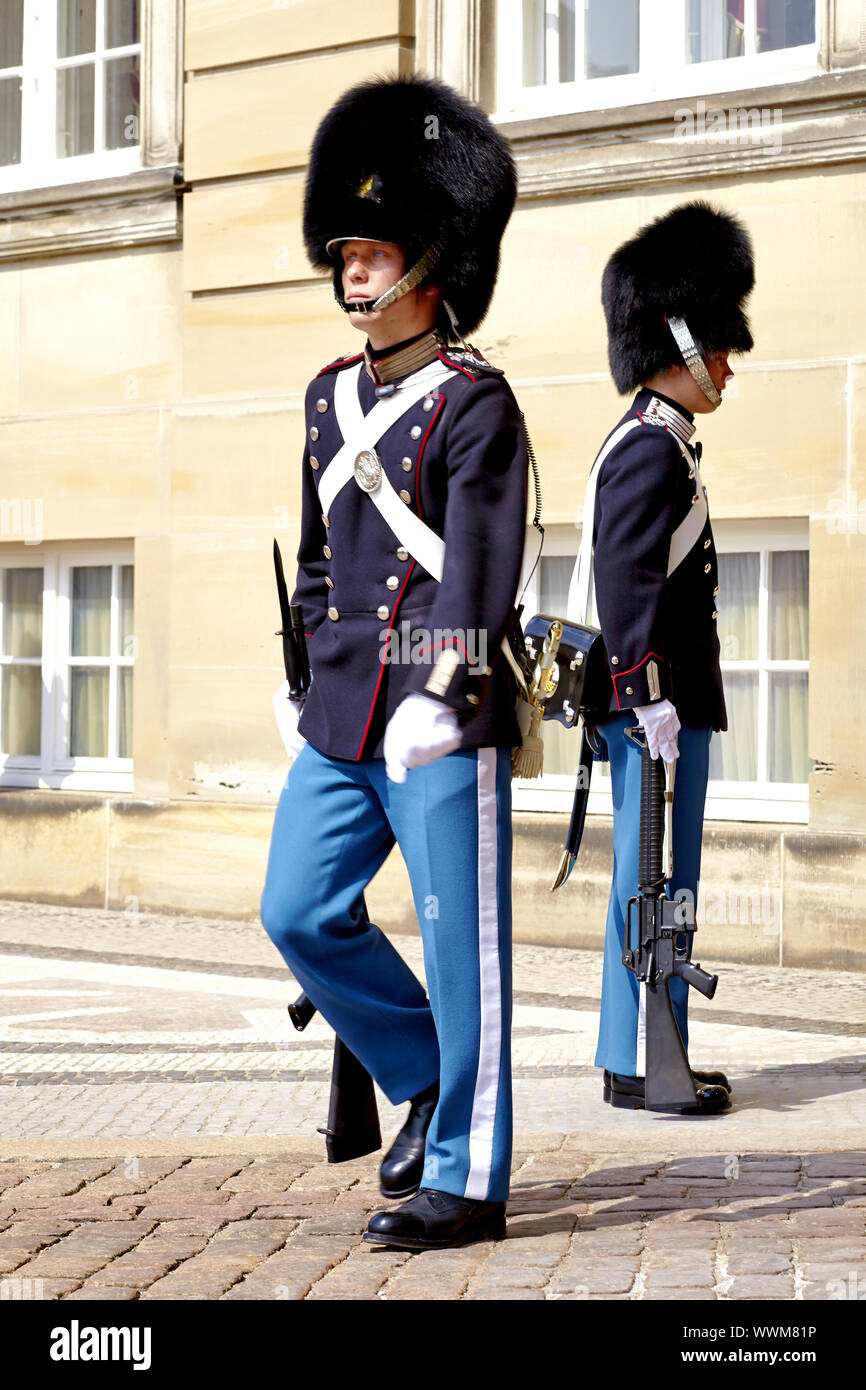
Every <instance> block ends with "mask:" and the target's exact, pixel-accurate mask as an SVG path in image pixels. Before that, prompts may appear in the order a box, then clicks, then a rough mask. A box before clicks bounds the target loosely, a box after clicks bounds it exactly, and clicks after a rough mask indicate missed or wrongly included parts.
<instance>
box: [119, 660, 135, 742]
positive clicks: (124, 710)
mask: <svg viewBox="0 0 866 1390" xmlns="http://www.w3.org/2000/svg"><path fill="white" fill-rule="evenodd" d="M117 678H118V686H117V698H118V708H117V755H118V757H119V758H131V757H132V667H131V666H120V667H118V671H117Z"/></svg>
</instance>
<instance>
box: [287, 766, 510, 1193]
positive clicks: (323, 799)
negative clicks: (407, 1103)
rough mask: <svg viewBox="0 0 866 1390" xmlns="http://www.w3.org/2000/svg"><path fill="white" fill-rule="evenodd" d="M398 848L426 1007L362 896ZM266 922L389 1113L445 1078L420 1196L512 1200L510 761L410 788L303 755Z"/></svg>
mask: <svg viewBox="0 0 866 1390" xmlns="http://www.w3.org/2000/svg"><path fill="white" fill-rule="evenodd" d="M395 839H396V841H397V843H398V845H399V846H400V850H401V852H402V854H403V858H404V860H405V863H406V867H407V869H408V871H409V878H410V881H411V884H412V893H413V897H414V901H415V910H416V912H417V914H418V921H419V923H420V926H421V936H422V939H423V945H424V968H425V971H426V975H427V988H428V990H429V995H430V997H429V1002H428V999H427V996H426V995H425V993H424V989H423V987H422V986H421V984H420V983H419V981H418V980H417V979H416V977H415V975H414V974H413V973H412V971H411V970H410V969H409V967H408V966H407V965H406V963H405V962H404V960H403V958H402V957H401V956H400V955H399V954H398V952H397V951H396V950H395V949H394V947H393V946H392V945H391V943H390V942H389V941H388V939H387V937H386V936H385V935H384V934H383V932H381V931H380V930H379V928H378V927H377V926H374V925H373V924H372V923H371V922H369V921H367V920H366V917H365V915H364V910H363V902H362V898H363V893H364V889H365V888H366V887H367V884H368V883H369V882H370V880H371V878H372V877H373V875H374V874H375V873H376V871H377V870H378V869H379V868H380V867H381V865H382V864H383V862H384V860H385V859H386V857H387V855H388V853H389V851H390V849H391V847H392V845H393V843H394V840H395ZM261 917H262V923H263V925H264V928H265V930H266V931H267V933H268V935H269V937H270V938H271V940H272V941H273V943H274V945H275V946H276V947H277V949H278V950H279V951H280V953H281V955H282V956H283V958H284V960H285V961H286V963H287V965H288V966H289V967H290V969H291V970H292V972H293V974H294V975H295V977H296V979H297V980H298V981H299V983H300V984H301V985H302V987H303V989H304V990H305V992H306V993H307V995H308V996H309V998H310V999H311V1000H312V1002H313V1003H314V1004H315V1006H316V1008H317V1009H318V1010H319V1012H320V1013H321V1014H322V1016H323V1017H324V1018H325V1019H326V1020H327V1022H328V1023H330V1025H331V1027H332V1028H333V1029H334V1031H335V1032H336V1033H337V1034H338V1035H339V1036H340V1037H341V1038H342V1039H343V1041H344V1043H345V1044H346V1046H347V1047H349V1048H350V1049H351V1051H352V1052H354V1053H355V1055H356V1056H357V1057H358V1059H359V1060H360V1061H361V1062H362V1063H363V1064H364V1066H365V1067H366V1068H367V1070H368V1071H369V1072H370V1073H371V1074H372V1076H373V1077H374V1078H375V1080H376V1081H377V1083H378V1084H379V1086H380V1087H381V1088H382V1090H383V1091H384V1092H385V1094H386V1095H387V1096H388V1098H389V1100H391V1101H392V1103H394V1104H397V1103H398V1102H399V1101H403V1100H407V1099H409V1098H410V1097H411V1096H414V1095H417V1094H418V1092H419V1091H423V1090H424V1089H425V1088H426V1087H427V1086H429V1085H430V1084H431V1083H432V1082H433V1081H435V1080H436V1079H437V1077H438V1079H439V1082H440V1095H439V1104H438V1106H437V1109H436V1113H435V1115H434V1116H433V1120H432V1123H431V1125H430V1129H429V1131H428V1135H427V1147H426V1152H425V1161H424V1176H423V1179H422V1185H423V1186H424V1187H432V1188H438V1189H439V1190H440V1191H443V1192H450V1193H453V1194H455V1195H456V1196H460V1197H463V1196H465V1197H473V1198H477V1199H480V1200H488V1201H504V1200H505V1198H506V1197H507V1195H508V1186H509V1175H510V1167H511V1129H512V1119H511V1055H510V1034H511V759H510V751H509V749H507V748H480V749H474V748H473V749H465V750H463V749H458V750H457V751H456V752H454V753H449V754H448V755H447V756H446V757H444V758H438V759H437V760H436V761H434V762H432V763H430V764H429V765H428V766H427V767H423V768H415V769H413V770H412V771H411V772H409V773H408V775H407V778H406V781H405V782H404V783H395V782H391V781H389V780H388V778H387V777H386V775H385V762H384V759H382V758H376V759H373V760H370V761H367V762H361V763H354V762H348V761H344V760H342V759H337V758H329V757H326V756H325V755H324V754H323V753H320V752H319V751H318V750H317V749H316V748H314V747H313V746H312V744H309V743H308V744H307V745H306V747H305V748H303V750H302V751H301V753H300V755H299V756H298V758H297V759H296V761H295V763H294V764H293V766H292V768H291V770H290V773H289V776H288V777H287V779H286V784H285V786H284V787H283V790H282V793H281V794H280V799H279V803H278V805H277V812H276V817H275V819H274V828H273V834H272V836H271V847H270V854H269V858H268V871H267V878H266V881H265V887H264V891H263V893H262V901H261Z"/></svg>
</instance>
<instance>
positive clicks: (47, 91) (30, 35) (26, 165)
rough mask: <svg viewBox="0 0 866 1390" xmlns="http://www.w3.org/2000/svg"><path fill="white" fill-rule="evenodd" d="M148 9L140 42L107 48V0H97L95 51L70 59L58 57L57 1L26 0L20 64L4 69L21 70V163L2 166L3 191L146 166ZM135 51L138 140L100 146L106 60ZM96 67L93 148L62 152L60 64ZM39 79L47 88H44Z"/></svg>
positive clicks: (110, 175)
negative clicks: (86, 151) (114, 147)
mask: <svg viewBox="0 0 866 1390" xmlns="http://www.w3.org/2000/svg"><path fill="white" fill-rule="evenodd" d="M147 21H148V10H147V8H146V7H145V6H144V5H142V9H141V29H142V32H141V35H140V37H139V41H138V43H135V44H127V45H125V46H123V47H121V48H111V49H105V48H104V46H103V44H102V35H103V34H104V32H105V0H96V43H97V46H96V48H95V50H94V51H93V52H92V53H87V54H76V55H75V56H74V57H70V58H58V56H57V0H24V40H23V50H22V63H21V66H20V68H9V69H3V72H4V73H6V72H8V73H13V72H19V71H20V72H21V75H22V89H21V162H20V164H4V165H2V166H0V194H2V193H11V192H16V191H18V190H21V189H27V188H48V187H53V186H55V185H57V184H64V183H78V182H81V181H82V180H89V179H101V178H113V177H115V176H116V175H119V174H128V173H131V172H133V171H135V170H137V169H140V168H141V167H142V165H143V156H142V150H143V145H144V139H143V136H144V109H143V108H144V102H145V99H146V95H147V90H146V85H145V80H144V72H143V64H144V50H145V34H144V26H145V24H146V23H147ZM135 54H137V55H138V57H139V82H140V90H141V107H140V109H139V117H138V119H139V129H138V141H137V142H136V144H134V145H131V146H130V148H129V149H119V150H106V149H102V148H100V147H101V145H102V141H103V138H104V131H103V117H104V101H103V81H104V78H103V74H104V69H105V63H106V61H107V60H110V59H113V58H122V57H125V56H129V55H135ZM88 64H93V65H95V67H96V75H95V79H94V82H95V87H94V115H93V120H94V147H95V148H94V151H93V153H92V154H80V155H70V156H68V157H66V158H63V157H61V156H58V155H57V154H56V153H55V151H56V148H57V72H58V71H59V70H60V69H61V68H70V67H81V66H85V65H88ZM40 84H41V86H42V88H43V91H42V92H40Z"/></svg>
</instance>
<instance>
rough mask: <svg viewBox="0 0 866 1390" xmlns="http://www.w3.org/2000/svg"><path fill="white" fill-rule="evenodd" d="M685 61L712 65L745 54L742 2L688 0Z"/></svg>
mask: <svg viewBox="0 0 866 1390" xmlns="http://www.w3.org/2000/svg"><path fill="white" fill-rule="evenodd" d="M688 25H689V32H688V36H687V43H686V58H687V61H688V62H690V63H711V62H714V61H715V60H717V59H719V58H739V57H740V56H741V55H742V54H743V53H744V52H745V28H744V24H743V0H689V12H688Z"/></svg>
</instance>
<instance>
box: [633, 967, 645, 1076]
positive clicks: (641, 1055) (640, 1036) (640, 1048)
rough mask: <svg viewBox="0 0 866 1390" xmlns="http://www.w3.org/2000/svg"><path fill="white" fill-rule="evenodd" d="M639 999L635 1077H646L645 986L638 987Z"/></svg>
mask: <svg viewBox="0 0 866 1390" xmlns="http://www.w3.org/2000/svg"><path fill="white" fill-rule="evenodd" d="M638 989H639V990H640V997H639V999H638V1006H637V1061H636V1063H635V1073H634V1074H635V1076H646V985H645V984H640V985H638Z"/></svg>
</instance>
